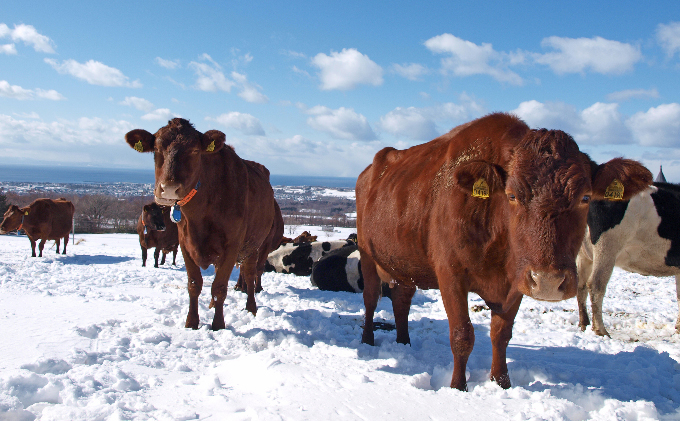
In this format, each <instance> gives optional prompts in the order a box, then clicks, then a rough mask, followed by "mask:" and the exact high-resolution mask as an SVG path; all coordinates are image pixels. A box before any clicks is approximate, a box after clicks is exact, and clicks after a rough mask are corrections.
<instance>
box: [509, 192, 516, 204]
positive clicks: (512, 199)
mask: <svg viewBox="0 0 680 421" xmlns="http://www.w3.org/2000/svg"><path fill="white" fill-rule="evenodd" d="M508 200H509V201H511V202H514V201H515V200H517V198H516V197H515V195H514V194H512V193H510V194H508Z"/></svg>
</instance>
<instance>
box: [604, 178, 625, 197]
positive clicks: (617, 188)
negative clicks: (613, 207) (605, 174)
mask: <svg viewBox="0 0 680 421" xmlns="http://www.w3.org/2000/svg"><path fill="white" fill-rule="evenodd" d="M604 198H605V199H607V200H623V184H621V182H620V181H619V180H617V179H614V181H612V183H611V184H610V185H609V187H607V190H605V191H604Z"/></svg>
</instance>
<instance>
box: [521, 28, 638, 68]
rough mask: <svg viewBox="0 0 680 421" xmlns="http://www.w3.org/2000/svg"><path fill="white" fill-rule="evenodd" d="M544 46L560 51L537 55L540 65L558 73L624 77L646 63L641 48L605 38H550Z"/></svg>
mask: <svg viewBox="0 0 680 421" xmlns="http://www.w3.org/2000/svg"><path fill="white" fill-rule="evenodd" d="M541 46H543V47H550V48H553V49H555V50H557V51H555V52H552V53H545V54H534V60H535V61H536V62H537V63H539V64H545V65H547V66H549V67H550V68H551V69H552V70H553V71H554V72H555V73H557V74H564V73H584V72H585V71H586V70H591V71H593V72H596V73H602V74H621V73H625V72H628V71H631V70H633V66H634V65H635V63H637V62H638V61H640V60H642V53H640V48H639V47H636V46H633V45H631V44H625V43H622V42H619V41H611V40H608V39H604V38H602V37H594V38H561V37H556V36H553V37H548V38H544V39H543V41H541Z"/></svg>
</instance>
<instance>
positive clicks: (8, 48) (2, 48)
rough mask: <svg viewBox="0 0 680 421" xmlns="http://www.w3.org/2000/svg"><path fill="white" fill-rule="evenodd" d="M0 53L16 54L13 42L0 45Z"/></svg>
mask: <svg viewBox="0 0 680 421" xmlns="http://www.w3.org/2000/svg"><path fill="white" fill-rule="evenodd" d="M0 54H7V55H14V54H17V49H16V47H15V46H14V44H4V45H0Z"/></svg>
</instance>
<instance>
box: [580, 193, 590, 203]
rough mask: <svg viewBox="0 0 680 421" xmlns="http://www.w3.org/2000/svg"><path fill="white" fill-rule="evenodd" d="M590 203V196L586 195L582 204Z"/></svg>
mask: <svg viewBox="0 0 680 421" xmlns="http://www.w3.org/2000/svg"><path fill="white" fill-rule="evenodd" d="M588 202H590V196H589V195H587V194H586V195H585V196H583V199H581V203H588Z"/></svg>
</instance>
